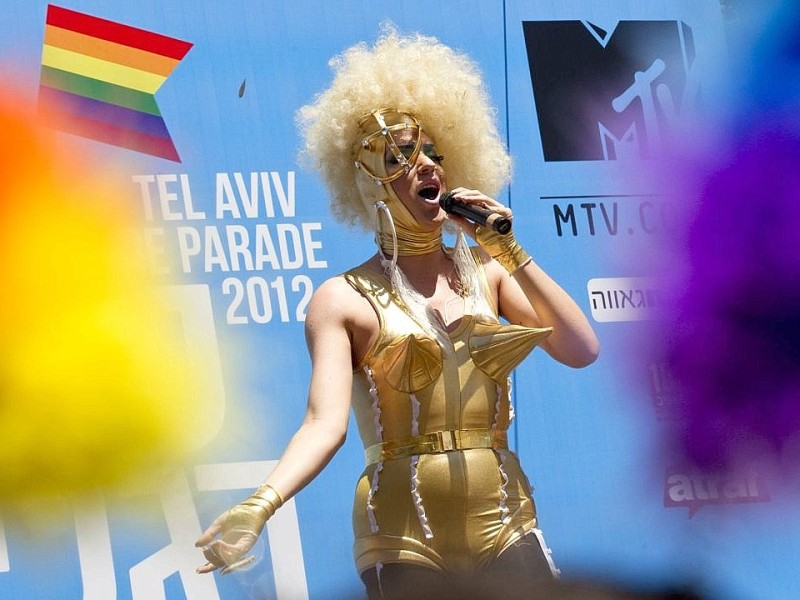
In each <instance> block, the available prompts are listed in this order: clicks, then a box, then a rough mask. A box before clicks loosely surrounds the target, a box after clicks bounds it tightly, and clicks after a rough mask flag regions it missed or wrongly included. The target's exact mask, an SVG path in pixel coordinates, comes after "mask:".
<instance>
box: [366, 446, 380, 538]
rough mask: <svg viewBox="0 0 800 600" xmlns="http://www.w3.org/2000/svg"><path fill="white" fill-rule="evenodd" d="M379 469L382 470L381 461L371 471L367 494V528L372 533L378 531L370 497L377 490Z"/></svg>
mask: <svg viewBox="0 0 800 600" xmlns="http://www.w3.org/2000/svg"><path fill="white" fill-rule="evenodd" d="M381 471H383V461H381V462H379V463H378V466H377V467H375V470H374V471H373V472H372V482H371V483H370V486H369V493H368V494H367V518H368V519H369V528H370V530H371V531H372V533H378V520H377V519H376V518H375V507H374V506H373V505H372V498H373V497H374V496H375V492H377V491H378V480H379V479H380V474H381Z"/></svg>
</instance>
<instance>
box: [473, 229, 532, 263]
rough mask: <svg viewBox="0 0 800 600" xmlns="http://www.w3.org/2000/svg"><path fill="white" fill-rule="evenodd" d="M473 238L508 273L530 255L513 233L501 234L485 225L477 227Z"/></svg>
mask: <svg viewBox="0 0 800 600" xmlns="http://www.w3.org/2000/svg"><path fill="white" fill-rule="evenodd" d="M475 239H476V240H477V241H478V243H479V244H480V245H481V247H482V248H483V249H484V250H486V252H488V253H489V256H491V257H492V258H493V259H495V260H496V261H497V262H499V263H500V264H501V265H502V266H503V268H504V269H505V270H506V271H508V272H509V273H513V272H514V271H516V270H517V269H519V268H520V267H521V266H523V265H524V264H525V263H527V262H528V261H529V260H531V255H530V254H528V253H527V252H525V249H524V248H523V247H522V246H520V244H519V242H517V240H516V239H515V238H514V234H513V233H508V234H506V235H502V234H500V233H497V232H496V231H493V230H492V229H489V228H487V227H477V228H476V229H475Z"/></svg>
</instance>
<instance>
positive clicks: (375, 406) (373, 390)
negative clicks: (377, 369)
mask: <svg viewBox="0 0 800 600" xmlns="http://www.w3.org/2000/svg"><path fill="white" fill-rule="evenodd" d="M364 373H365V374H366V376H367V381H369V395H370V397H371V398H372V415H373V419H374V421H375V435H377V436H378V441H379V442H382V441H383V425H381V407H380V398H379V397H378V387H377V384H376V383H375V380H374V379H373V378H372V369H370V368H369V367H368V366H366V365H364Z"/></svg>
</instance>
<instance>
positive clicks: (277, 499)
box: [253, 483, 283, 510]
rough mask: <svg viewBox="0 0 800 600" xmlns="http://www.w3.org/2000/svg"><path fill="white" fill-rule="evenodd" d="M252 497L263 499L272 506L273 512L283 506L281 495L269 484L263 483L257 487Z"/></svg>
mask: <svg viewBox="0 0 800 600" xmlns="http://www.w3.org/2000/svg"><path fill="white" fill-rule="evenodd" d="M253 496H256V497H257V498H263V499H264V500H266V501H267V502H269V503H270V504H272V506H274V507H275V510H278V509H279V508H280V507H281V506H283V498H281V495H280V494H279V493H278V492H277V491H276V490H275V488H274V487H272V486H271V485H269V484H266V483H265V484H264V485H262V486H261V487H259V488H258V489H257V490H256V491H255V493H254V494H253Z"/></svg>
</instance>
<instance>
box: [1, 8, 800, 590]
mask: <svg viewBox="0 0 800 600" xmlns="http://www.w3.org/2000/svg"><path fill="white" fill-rule="evenodd" d="M61 6H63V7H64V8H68V9H70V10H74V11H78V12H82V13H87V14H90V15H94V16H97V17H102V18H104V19H108V20H110V21H114V22H119V23H123V24H126V25H129V26H132V27H137V28H141V29H144V30H148V31H153V32H156V33H159V34H162V35H166V36H169V37H174V38H178V39H180V40H184V41H187V42H190V43H191V44H193V46H192V48H191V50H190V51H189V52H188V54H187V55H186V56H185V57H184V58H183V60H182V61H181V62H180V63H179V64H178V65H177V67H176V68H175V70H174V71H173V72H172V74H171V75H170V76H169V77H168V78H167V80H166V81H165V83H164V84H163V85H162V87H161V88H160V89H159V90H158V92H157V93H156V100H157V103H158V106H159V108H160V110H161V113H162V115H163V119H164V123H165V124H166V126H167V129H168V131H169V135H170V137H171V139H172V142H173V143H174V144H175V147H176V149H177V151H178V153H179V154H180V158H181V161H180V162H175V161H169V160H166V159H162V158H157V157H153V156H149V155H147V154H143V153H137V152H134V151H131V150H127V149H124V148H119V147H116V146H113V145H108V144H101V143H99V142H96V141H92V140H88V139H84V138H82V137H78V136H70V137H71V138H72V140H73V142H74V143H75V144H76V145H78V146H81V147H85V148H87V149H88V150H89V151H96V152H101V153H106V154H108V155H110V156H112V157H113V158H115V159H118V160H119V161H121V162H123V161H124V163H125V164H127V165H129V167H128V168H129V170H130V172H129V179H126V181H125V182H124V183H125V185H128V186H129V189H130V190H131V197H132V199H133V200H132V201H134V202H136V203H137V204H139V205H140V206H141V210H142V215H143V216H144V218H145V219H146V220H147V227H146V228H145V231H144V232H143V235H144V236H145V237H146V239H147V240H148V243H149V244H150V247H151V249H152V251H153V254H154V268H155V269H156V270H159V271H160V272H162V273H163V274H164V276H165V281H169V283H170V287H169V290H168V291H169V292H170V294H171V298H172V300H173V302H174V305H175V308H176V310H177V312H178V314H179V315H180V319H181V323H182V326H183V328H184V330H185V331H186V335H187V343H192V341H193V340H197V341H203V342H205V343H208V344H210V347H211V348H212V349H213V351H212V352H210V353H209V354H208V355H207V356H205V360H206V362H207V364H206V365H205V369H204V372H205V374H206V377H207V378H208V381H207V382H206V383H207V388H208V389H211V390H213V391H214V394H212V395H213V397H214V401H212V402H207V403H206V404H204V405H203V406H202V407H201V408H200V409H199V410H201V411H202V414H203V415H204V423H203V424H202V426H199V427H198V431H197V436H196V437H197V440H198V441H197V445H198V460H197V464H193V465H190V466H188V467H187V468H186V469H185V471H184V472H182V473H180V474H178V475H174V476H172V477H171V478H170V480H169V481H168V482H167V483H166V484H165V485H164V486H163V487H160V488H159V489H158V490H157V491H147V492H143V493H140V494H137V493H130V494H129V495H122V494H117V495H112V496H106V497H101V496H96V497H90V498H86V499H83V500H81V501H78V502H76V503H73V504H70V505H69V506H66V505H65V506H61V507H52V510H51V511H50V514H48V515H47V518H48V519H50V521H49V523H51V524H50V525H49V526H48V533H47V534H45V533H42V531H41V530H39V529H37V530H36V533H31V531H32V530H31V529H30V528H29V527H28V525H27V524H26V523H20V522H14V521H11V520H8V519H6V520H5V522H3V523H2V524H0V597H3V598H23V597H24V598H42V599H50V598H53V599H55V598H65V599H66V598H80V597H82V598H84V599H97V600H100V599H102V600H113V599H116V598H119V599H126V598H131V599H133V600H154V599H155V600H157V599H158V598H165V599H166V598H169V599H170V600H175V599H181V598H186V599H187V600H216V599H234V598H251V597H259V598H263V597H267V598H271V597H275V598H281V599H302V598H314V599H323V598H331V597H342V598H345V597H347V598H349V597H360V594H361V584H360V582H359V580H358V577H357V574H356V572H355V569H354V566H353V563H352V556H351V539H352V534H351V530H350V503H351V499H352V492H353V487H354V484H355V479H356V476H357V474H358V473H359V472H360V471H361V468H362V463H363V454H362V450H361V446H360V443H359V441H358V435H357V432H356V431H355V429H354V427H351V431H350V434H349V436H348V442H347V444H346V445H345V447H344V448H343V449H342V450H341V451H340V452H339V453H338V454H337V456H336V457H335V458H334V459H333V461H332V462H331V464H330V466H329V467H328V468H327V469H326V470H325V471H324V472H323V473H322V474H321V475H320V476H319V477H318V478H317V479H316V480H315V481H314V482H313V483H312V484H311V485H310V486H309V487H308V488H307V489H305V490H304V491H303V492H302V493H301V494H300V495H299V496H298V497H297V498H296V499H294V500H292V501H291V502H289V503H288V505H287V506H286V507H285V508H284V509H282V510H281V511H280V512H279V513H278V515H277V516H276V517H275V518H274V519H273V520H271V521H270V522H269V524H268V531H267V535H265V536H263V538H264V540H263V541H262V542H261V543H260V544H259V553H260V554H259V562H258V564H257V565H256V567H255V568H253V569H251V570H249V571H247V572H244V573H242V574H237V575H231V576H228V577H225V578H222V577H220V576H219V575H214V576H205V577H201V576H198V575H196V574H195V573H194V568H195V567H196V566H197V565H198V564H200V563H201V562H202V557H201V555H200V552H199V551H197V550H196V549H194V547H193V542H194V540H195V539H196V538H197V537H198V535H199V534H200V532H201V531H202V529H204V528H205V527H206V526H207V525H208V524H209V523H210V521H211V519H212V518H213V517H214V516H216V515H217V514H218V513H219V512H220V511H221V510H223V509H224V508H227V507H228V506H229V505H230V504H232V503H233V502H236V501H238V500H239V499H241V498H242V497H243V496H244V495H246V493H247V491H248V490H249V489H250V488H252V487H254V486H255V485H256V484H257V483H258V482H259V481H260V480H261V479H262V478H263V477H264V476H265V474H266V473H267V472H269V470H270V469H271V468H272V467H273V466H274V461H276V460H277V459H278V458H279V456H280V453H281V451H282V449H283V447H284V446H285V444H286V443H287V442H288V440H289V438H290V437H291V435H292V434H293V432H294V430H295V428H296V427H297V426H298V425H299V423H300V420H301V418H302V416H303V413H304V409H305V398H306V392H307V382H308V378H309V362H308V359H307V354H306V350H305V344H304V338H303V323H302V321H303V317H304V314H305V306H306V304H307V302H308V299H309V297H310V294H311V293H312V292H313V290H314V289H315V288H316V287H317V286H318V285H319V284H320V283H321V282H322V281H324V280H325V279H327V278H328V277H331V276H333V275H335V274H337V273H340V272H342V271H344V270H345V269H346V268H348V267H350V266H352V265H353V264H356V263H357V262H360V261H361V260H364V259H366V258H367V257H368V256H369V255H370V254H371V253H372V252H373V246H372V242H371V240H370V236H369V235H367V234H366V233H362V232H359V231H354V230H350V229H347V228H345V227H343V226H341V225H339V224H337V223H335V222H334V221H333V220H332V218H331V217H330V215H329V212H328V209H327V198H326V193H325V190H324V189H323V187H322V186H321V184H320V182H319V181H318V180H317V178H316V177H315V176H314V175H313V174H310V173H307V172H304V171H302V170H301V169H300V168H299V167H298V166H297V164H296V161H295V156H296V152H297V148H298V136H297V132H296V129H295V126H294V121H293V119H294V113H295V111H296V110H297V109H298V108H299V107H300V106H301V105H303V104H305V103H307V102H309V101H310V100H311V99H312V98H313V96H314V94H315V93H317V92H319V91H321V90H322V89H324V87H325V86H326V85H327V84H328V83H329V81H330V77H331V72H330V70H329V68H328V66H327V61H328V59H329V58H330V57H332V56H333V55H335V54H337V53H339V52H341V51H342V50H344V49H345V48H347V47H349V46H350V45H352V44H354V43H357V42H359V41H364V40H366V41H368V42H371V41H373V40H374V39H375V38H376V37H377V35H378V33H379V23H380V22H381V21H383V20H384V19H391V20H392V21H393V22H394V23H395V24H396V25H397V26H398V28H399V29H400V30H401V31H403V32H409V31H421V32H423V33H426V34H430V35H434V36H436V37H438V38H439V39H440V40H441V41H443V42H444V43H446V44H448V45H451V46H453V47H456V48H458V49H461V50H463V51H465V52H467V53H468V54H470V55H471V56H472V57H473V58H474V59H475V60H476V61H477V62H478V63H479V64H480V66H481V68H482V70H483V73H484V76H485V78H486V81H487V83H488V87H489V89H490V91H491V94H492V98H493V101H494V103H495V105H496V106H497V108H498V114H497V118H498V121H499V124H500V127H501V130H502V131H504V132H505V135H506V137H507V141H508V145H509V147H510V150H511V152H512V154H513V155H514V158H515V178H514V182H513V184H512V185H511V187H510V188H509V189H507V190H504V191H503V193H502V197H501V200H502V201H504V202H507V203H509V204H510V205H511V206H512V207H513V209H514V212H515V223H517V225H515V227H516V229H517V231H518V232H519V233H518V237H519V238H520V240H521V242H522V244H523V245H524V246H525V247H526V249H528V250H529V251H530V252H531V253H532V254H533V255H534V256H535V258H536V260H537V261H538V262H539V263H540V264H541V265H542V266H543V267H544V268H545V270H547V271H548V272H549V273H550V274H551V275H552V276H553V277H554V278H555V279H556V280H557V281H558V282H559V283H560V284H561V285H562V286H563V287H564V288H565V289H566V290H567V291H568V292H569V293H570V294H571V295H572V296H573V297H574V298H575V299H576V300H577V301H578V303H579V304H580V305H581V307H582V308H583V309H584V311H585V312H586V313H587V314H588V315H590V317H591V319H592V321H593V324H594V325H595V328H596V330H597V332H598V335H599V337H600V339H601V343H602V354H601V358H600V359H599V360H598V362H596V363H595V364H594V365H592V366H591V367H589V368H588V369H585V370H581V371H573V370H570V369H568V368H566V367H563V366H561V365H559V364H557V363H555V362H554V361H552V360H550V359H548V357H546V355H545V354H544V353H535V354H534V356H533V357H532V358H531V359H529V360H527V361H526V362H525V363H524V364H523V365H522V366H521V367H520V368H518V370H517V372H516V375H515V381H514V399H515V406H516V415H517V418H516V421H515V425H514V430H513V432H512V433H513V445H514V447H515V449H516V450H517V451H518V453H519V454H520V457H521V460H522V463H523V465H524V466H525V468H526V471H527V472H528V474H529V476H530V478H531V480H532V482H533V484H534V486H535V487H536V488H537V493H536V500H537V504H538V507H539V511H540V515H541V524H542V528H543V530H544V533H545V536H546V537H547V540H548V543H549V544H550V546H551V547H552V549H553V552H554V559H555V561H556V564H557V565H558V566H559V567H560V568H561V570H562V572H563V574H564V576H567V577H593V578H594V577H598V578H603V579H608V580H623V581H626V582H628V583H631V584H633V585H651V584H661V583H664V584H667V583H671V582H674V581H676V580H680V581H690V582H692V583H696V584H698V585H699V586H701V588H702V589H704V590H707V591H709V592H711V593H712V597H718V598H725V599H732V600H737V599H759V598H762V599H770V600H772V599H779V598H786V599H790V598H791V599H794V598H797V597H799V596H800V576H799V575H798V574H797V570H796V569H793V568H791V567H792V565H793V563H795V562H796V560H795V559H793V558H792V557H793V556H797V553H798V551H800V542H798V540H800V535H798V533H800V531H798V530H799V529H800V524H798V522H797V513H796V512H795V513H787V514H783V516H782V517H781V519H780V520H779V519H777V518H776V512H775V506H776V505H781V504H787V503H791V502H796V500H797V498H796V497H789V498H786V497H784V496H780V495H779V494H778V493H777V492H775V491H772V493H770V492H771V490H768V489H767V488H766V484H765V483H764V481H763V479H762V478H761V477H758V476H757V474H756V475H754V476H753V477H752V478H751V479H749V480H747V481H743V482H733V484H737V485H734V487H733V488H730V486H729V487H728V488H725V489H726V490H730V489H734V488H735V490H736V491H735V492H730V493H723V492H721V491H719V489H717V488H719V485H720V484H718V483H713V482H709V481H706V480H703V479H702V478H701V477H700V476H699V475H696V474H693V473H690V472H681V470H680V469H677V470H673V471H669V472H666V473H665V472H664V469H663V468H662V467H660V466H659V463H658V462H657V461H656V459H655V458H654V451H655V450H656V448H657V446H658V443H657V442H656V441H655V440H657V438H658V435H659V432H660V428H661V427H662V423H661V422H660V420H659V417H660V412H659V411H660V407H661V406H662V404H663V402H664V401H666V400H665V399H668V398H667V396H668V393H667V392H668V389H667V387H666V383H665V381H664V378H663V373H662V372H661V371H660V370H659V366H658V365H650V366H649V368H648V369H646V371H647V372H644V373H640V374H639V375H641V377H642V379H643V380H644V381H645V382H647V385H645V386H643V387H636V386H634V385H632V384H631V383H630V379H629V378H628V377H627V365H628V363H629V360H630V356H629V355H628V352H629V351H630V350H629V341H630V340H631V339H635V338H636V337H637V336H640V335H641V334H642V329H641V323H642V321H643V320H646V319H647V318H648V317H649V316H650V310H651V309H652V307H653V306H654V304H655V303H656V298H657V295H658V293H659V292H658V290H655V289H653V288H652V285H651V282H650V279H649V278H648V275H649V274H648V273H643V272H638V271H636V269H635V268H633V267H631V265H630V263H629V262H628V261H627V260H626V258H627V257H629V256H630V255H631V253H634V252H638V251H640V248H641V241H642V240H647V239H650V238H656V237H658V236H659V235H664V234H665V231H666V230H667V225H668V222H669V218H670V210H672V208H671V207H670V206H669V205H668V204H667V203H665V202H664V201H663V198H662V197H661V196H660V195H659V189H658V188H657V186H656V185H655V184H654V183H651V182H648V181H647V180H643V178H641V177H639V176H638V174H639V173H640V172H641V171H642V170H643V167H642V165H643V164H645V163H647V164H648V168H649V167H650V166H652V163H653V161H654V158H653V157H654V156H655V155H656V154H657V150H658V148H659V147H660V144H662V142H663V137H664V136H665V135H666V133H665V132H668V131H669V132H672V133H673V134H674V135H679V134H680V132H681V130H682V128H681V124H683V123H687V122H689V121H690V120H691V119H693V118H697V116H698V115H699V116H700V118H702V115H703V114H713V112H714V111H715V110H716V108H715V107H716V104H715V103H718V102H721V100H720V98H719V96H718V87H717V84H716V82H718V81H719V80H720V78H724V77H726V76H728V75H729V72H728V70H727V66H726V65H727V62H726V60H725V56H726V54H725V51H724V47H725V43H726V39H725V29H724V26H723V25H724V23H723V19H722V15H721V11H720V6H719V2H718V0H642V1H641V2H635V3H633V2H598V1H593V0H569V1H561V2H526V1H523V0H506V1H504V2H499V1H498V2H486V1H485V0H457V1H456V0H442V1H440V2H437V3H430V2H427V1H423V0H397V1H396V2H393V3H389V4H387V5H386V6H383V5H381V6H379V5H378V4H376V3H368V2H359V1H357V0H344V1H342V2H328V3H320V2H317V1H316V0H294V1H293V2H256V1H253V0H243V1H240V2H214V1H211V0H193V1H191V2H189V1H186V0H173V1H170V2H157V1H155V0H139V1H138V2H122V1H117V0H108V1H104V2H93V1H90V0H64V2H63V4H61ZM0 9H2V13H1V14H2V20H0V32H2V35H0V59H2V62H3V64H4V65H5V66H6V67H7V68H11V69H12V70H13V71H14V72H15V73H16V74H17V75H18V77H19V80H20V81H21V83H20V85H19V94H20V96H22V97H24V98H27V99H29V100H30V102H31V105H32V106H33V105H34V104H35V102H36V97H37V90H38V86H39V77H40V70H41V64H42V44H43V33H44V27H45V19H46V11H47V3H46V2H39V1H34V0H25V1H23V0H0ZM733 43H734V44H735V43H736V40H734V41H733ZM410 68H412V67H411V66H410ZM637 73H638V76H636V77H635V74H637ZM65 135H66V134H65ZM665 390H666V391H665ZM727 483H728V484H731V482H727ZM715 486H716V488H715ZM712 488H713V489H712ZM714 489H717V493H716V494H715V493H714ZM43 516H44V515H43ZM779 521H780V522H779Z"/></svg>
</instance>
